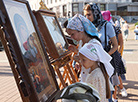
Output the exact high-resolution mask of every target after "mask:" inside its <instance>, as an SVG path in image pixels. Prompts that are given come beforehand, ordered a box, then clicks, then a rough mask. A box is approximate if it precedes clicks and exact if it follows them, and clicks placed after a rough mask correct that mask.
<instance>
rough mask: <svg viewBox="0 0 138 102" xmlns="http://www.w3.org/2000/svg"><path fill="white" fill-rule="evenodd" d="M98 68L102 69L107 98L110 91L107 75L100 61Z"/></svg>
mask: <svg viewBox="0 0 138 102" xmlns="http://www.w3.org/2000/svg"><path fill="white" fill-rule="evenodd" d="M100 69H101V70H102V73H103V75H104V78H105V82H106V98H107V99H109V98H110V97H111V91H110V86H109V76H108V74H107V72H106V69H105V66H104V64H103V63H101V62H100Z"/></svg>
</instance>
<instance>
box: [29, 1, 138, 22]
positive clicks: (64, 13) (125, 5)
mask: <svg viewBox="0 0 138 102" xmlns="http://www.w3.org/2000/svg"><path fill="white" fill-rule="evenodd" d="M30 1H31V0H30ZM35 1H37V2H38V0H35ZM40 1H41V0H40ZM40 1H39V2H40ZM43 2H44V3H45V4H46V6H47V7H48V8H49V9H50V10H52V11H54V12H56V14H57V16H58V17H60V18H69V17H72V16H73V15H75V14H76V13H81V14H83V7H84V5H86V4H87V3H96V4H97V5H98V6H99V7H100V9H101V11H104V10H109V11H111V13H112V15H113V16H116V15H119V16H121V17H123V18H124V19H125V20H127V21H128V22H131V21H132V20H135V19H136V20H138V0H43ZM37 4H39V3H37ZM33 5H34V4H33Z"/></svg>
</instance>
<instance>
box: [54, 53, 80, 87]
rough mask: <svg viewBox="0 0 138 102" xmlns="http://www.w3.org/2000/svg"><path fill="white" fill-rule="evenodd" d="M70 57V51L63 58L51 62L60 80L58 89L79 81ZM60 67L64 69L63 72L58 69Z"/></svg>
mask: <svg viewBox="0 0 138 102" xmlns="http://www.w3.org/2000/svg"><path fill="white" fill-rule="evenodd" d="M71 57H72V53H69V54H68V55H66V56H64V57H63V58H61V59H59V60H57V61H55V62H53V63H51V64H52V66H53V68H54V70H55V71H56V73H57V76H58V78H59V80H60V82H59V87H60V89H62V88H64V87H66V86H68V85H69V84H72V83H75V82H79V80H78V77H77V74H76V72H75V70H74V68H73V66H72V62H73V60H72V59H71ZM61 68H62V69H63V70H64V71H63V73H62V71H61V70H60V69H61Z"/></svg>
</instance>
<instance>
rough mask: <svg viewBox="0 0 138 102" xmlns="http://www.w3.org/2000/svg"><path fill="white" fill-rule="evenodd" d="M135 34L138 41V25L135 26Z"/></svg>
mask: <svg viewBox="0 0 138 102" xmlns="http://www.w3.org/2000/svg"><path fill="white" fill-rule="evenodd" d="M134 33H135V39H136V40H138V25H136V26H135V30H134Z"/></svg>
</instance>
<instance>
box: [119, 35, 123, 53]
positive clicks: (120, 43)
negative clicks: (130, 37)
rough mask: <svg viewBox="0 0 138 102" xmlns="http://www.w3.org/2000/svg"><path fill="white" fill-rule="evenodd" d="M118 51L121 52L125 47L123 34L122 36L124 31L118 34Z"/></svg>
mask: <svg viewBox="0 0 138 102" xmlns="http://www.w3.org/2000/svg"><path fill="white" fill-rule="evenodd" d="M118 45H119V46H118V52H119V53H121V51H122V49H123V45H124V43H123V36H122V33H119V34H118Z"/></svg>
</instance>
